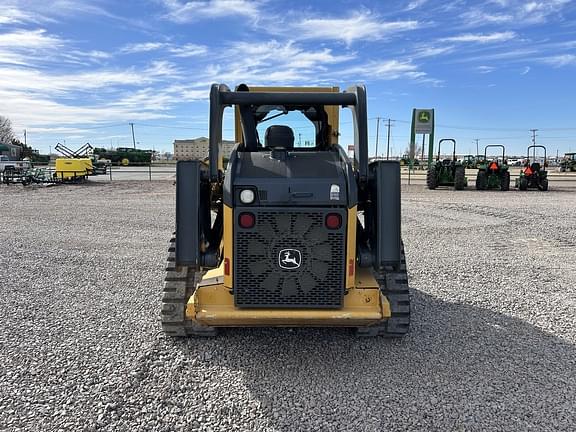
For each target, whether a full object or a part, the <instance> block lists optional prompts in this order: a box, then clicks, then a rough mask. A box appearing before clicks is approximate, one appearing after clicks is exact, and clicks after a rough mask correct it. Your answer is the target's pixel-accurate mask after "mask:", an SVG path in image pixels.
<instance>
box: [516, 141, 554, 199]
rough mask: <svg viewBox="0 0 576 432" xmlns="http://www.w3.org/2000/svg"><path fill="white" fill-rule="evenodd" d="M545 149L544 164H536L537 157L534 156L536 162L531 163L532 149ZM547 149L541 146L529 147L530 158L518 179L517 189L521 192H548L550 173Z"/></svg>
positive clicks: (527, 159)
mask: <svg viewBox="0 0 576 432" xmlns="http://www.w3.org/2000/svg"><path fill="white" fill-rule="evenodd" d="M537 147H538V148H542V149H544V162H543V164H542V165H540V163H538V162H536V155H535V154H534V158H533V159H534V161H533V162H532V163H530V149H531V148H534V149H536V148H537ZM546 166H548V164H547V163H546V147H544V146H541V145H531V146H529V147H528V157H527V158H526V163H525V164H524V168H523V169H522V170H521V171H520V176H519V177H518V178H517V179H516V187H517V188H518V189H520V190H521V191H525V190H528V189H538V190H541V191H547V190H548V172H547V171H546Z"/></svg>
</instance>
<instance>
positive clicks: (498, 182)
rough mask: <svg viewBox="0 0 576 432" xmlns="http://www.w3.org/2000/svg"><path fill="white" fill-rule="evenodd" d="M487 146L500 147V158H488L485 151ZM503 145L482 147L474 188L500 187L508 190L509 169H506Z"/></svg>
mask: <svg viewBox="0 0 576 432" xmlns="http://www.w3.org/2000/svg"><path fill="white" fill-rule="evenodd" d="M489 147H501V148H502V160H499V158H498V157H495V158H492V160H490V161H489V160H488V155H487V151H488V148H489ZM505 150H506V149H505V148H504V146H503V145H487V146H486V147H485V148H484V160H483V161H482V162H480V163H479V164H478V174H477V175H476V189H478V190H486V189H500V190H501V191H507V190H510V171H508V161H507V160H506V156H505Z"/></svg>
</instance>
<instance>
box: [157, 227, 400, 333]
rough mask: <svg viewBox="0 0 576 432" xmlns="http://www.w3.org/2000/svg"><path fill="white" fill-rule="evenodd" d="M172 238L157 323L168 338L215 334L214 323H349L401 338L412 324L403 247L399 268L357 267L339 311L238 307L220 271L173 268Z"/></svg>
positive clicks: (220, 325)
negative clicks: (352, 281)
mask: <svg viewBox="0 0 576 432" xmlns="http://www.w3.org/2000/svg"><path fill="white" fill-rule="evenodd" d="M175 241H176V240H175V237H173V238H172V239H171V240H170V244H169V250H168V260H167V264H166V277H165V284H164V292H163V297H162V311H161V321H162V329H163V331H164V333H166V334H167V335H170V336H182V337H184V336H208V337H209V336H216V334H217V330H218V327H351V328H355V331H356V335H357V336H360V337H373V336H385V337H401V336H404V335H405V334H406V333H407V332H408V329H409V326H410V294H409V288H408V276H407V271H406V259H405V256H404V249H403V248H402V259H401V265H400V268H398V269H396V270H395V269H393V268H392V267H390V268H387V269H385V270H383V271H381V272H379V273H378V274H374V273H373V271H372V270H371V269H361V268H358V269H357V277H356V287H355V288H353V289H350V290H348V291H347V294H346V295H345V298H344V306H343V307H342V308H338V309H284V310H282V309H274V308H270V309H262V308H258V309H250V308H236V307H235V305H234V300H233V296H232V295H231V292H230V290H229V289H228V288H226V287H224V286H223V284H222V276H221V269H216V270H212V271H208V272H194V271H191V270H189V268H188V267H176V262H175V257H174V251H175Z"/></svg>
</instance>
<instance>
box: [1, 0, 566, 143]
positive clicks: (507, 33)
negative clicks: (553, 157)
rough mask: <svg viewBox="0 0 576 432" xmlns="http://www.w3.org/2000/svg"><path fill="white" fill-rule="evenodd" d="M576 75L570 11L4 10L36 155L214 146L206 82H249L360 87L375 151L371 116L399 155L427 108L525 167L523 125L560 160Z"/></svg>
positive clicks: (440, 130)
mask: <svg viewBox="0 0 576 432" xmlns="http://www.w3.org/2000/svg"><path fill="white" fill-rule="evenodd" d="M575 77H576V1H573V0H547V1H544V0H543V1H525V0H488V1H482V2H478V1H466V0H452V1H451V0H443V1H436V0H406V1H401V0H387V1H384V0H382V1H358V0H353V1H352V0H350V1H349V0H341V1H335V0H332V1H323V0H319V1H310V2H304V1H301V2H300V1H292V2H286V1H281V0H229V1H226V0H202V1H184V0H148V1H146V0H143V1H123V2H119V1H114V0H86V1H69V0H56V1H36V0H22V1H10V0H0V114H1V115H5V116H7V117H9V118H10V119H11V120H12V122H13V125H14V128H15V130H16V132H17V133H18V134H19V135H20V136H21V135H22V131H23V130H24V129H26V130H27V131H28V142H29V143H30V144H31V145H33V146H35V147H36V148H39V149H40V150H41V151H47V150H48V147H49V146H52V147H53V146H54V145H55V144H56V143H57V142H64V140H65V141H66V144H67V145H69V146H70V147H77V146H80V145H81V144H83V143H85V142H90V143H92V144H93V145H98V146H107V147H109V146H111V145H112V146H129V145H131V142H132V137H131V134H130V127H129V122H134V124H135V132H136V141H138V142H139V145H140V147H142V148H155V149H156V150H164V151H169V150H171V148H172V141H173V140H174V139H185V138H193V137H197V136H205V135H206V134H207V118H208V116H207V111H208V105H207V96H208V89H209V86H210V84H211V83H214V82H224V83H227V84H228V85H229V86H230V87H233V86H235V85H237V84H239V83H243V82H244V83H247V84H248V85H308V86H311V85H336V86H340V87H341V88H345V87H347V86H348V85H350V84H353V83H364V84H366V86H367V89H368V96H369V117H370V119H371V120H370V126H371V128H370V143H371V146H372V153H374V142H375V138H376V120H375V118H376V117H377V116H380V117H382V118H391V119H394V120H396V121H395V122H393V127H392V130H391V135H392V139H391V143H392V147H393V153H395V154H398V153H401V152H403V150H404V149H405V148H406V146H407V142H408V136H409V120H410V116H411V111H412V108H435V109H436V122H437V124H438V127H437V132H436V137H437V139H439V138H450V137H452V138H456V139H457V140H458V147H459V152H460V153H468V152H471V153H475V147H476V146H475V144H474V143H473V139H476V138H478V139H480V146H481V147H482V146H483V145H485V144H490V143H503V144H505V145H507V146H508V148H509V153H517V154H521V153H523V152H524V149H525V148H526V146H527V145H528V144H529V141H530V132H529V129H531V128H536V129H539V131H538V132H537V135H538V136H537V141H538V143H542V144H545V145H547V146H548V148H549V152H550V153H552V154H555V153H556V151H557V150H558V151H559V152H560V153H563V152H565V151H569V150H572V151H576V109H575V107H574V105H575V103H576V84H575V83H574V80H575ZM227 118H228V123H227V124H226V125H225V127H226V130H225V137H228V138H231V137H232V131H231V127H232V124H231V122H230V119H231V116H228V117H227ZM347 120H348V119H347V117H346V116H344V117H343V119H342V121H343V124H342V137H341V142H342V144H343V145H346V144H348V143H349V142H350V141H351V139H352V134H351V130H350V124H349V123H348V121H347ZM303 139H305V138H303ZM385 141H386V128H385V127H384V126H383V125H381V127H380V143H381V144H380V147H379V153H381V152H382V150H383V145H382V143H384V142H385Z"/></svg>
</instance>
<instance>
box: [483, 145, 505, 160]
mask: <svg viewBox="0 0 576 432" xmlns="http://www.w3.org/2000/svg"><path fill="white" fill-rule="evenodd" d="M488 147H502V163H504V159H506V156H505V151H506V148H505V147H504V146H503V145H502V144H490V145H487V146H486V147H484V160H488V157H487V153H486V151H487V150H488Z"/></svg>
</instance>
